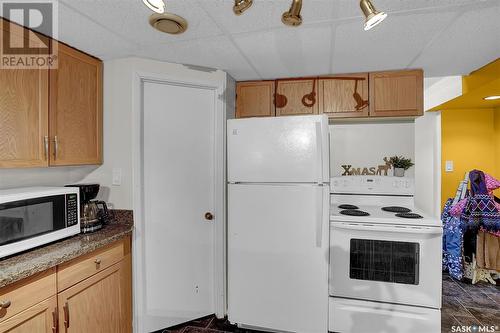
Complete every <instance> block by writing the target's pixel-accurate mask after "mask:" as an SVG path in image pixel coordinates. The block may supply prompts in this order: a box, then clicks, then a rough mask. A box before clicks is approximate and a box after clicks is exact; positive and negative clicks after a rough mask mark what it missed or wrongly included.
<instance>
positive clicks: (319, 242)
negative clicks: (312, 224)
mask: <svg viewBox="0 0 500 333" xmlns="http://www.w3.org/2000/svg"><path fill="white" fill-rule="evenodd" d="M323 192H324V189H323V186H318V188H317V192H316V247H322V246H323Z"/></svg>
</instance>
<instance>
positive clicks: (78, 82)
mask: <svg viewBox="0 0 500 333" xmlns="http://www.w3.org/2000/svg"><path fill="white" fill-rule="evenodd" d="M50 137H51V141H52V144H51V154H50V165H83V164H101V163H102V62H101V61H100V60H99V59H96V58H94V57H91V56H89V55H87V54H85V53H82V52H80V51H78V50H75V49H73V48H70V47H68V46H66V45H64V44H62V43H59V44H58V67H57V69H53V70H50Z"/></svg>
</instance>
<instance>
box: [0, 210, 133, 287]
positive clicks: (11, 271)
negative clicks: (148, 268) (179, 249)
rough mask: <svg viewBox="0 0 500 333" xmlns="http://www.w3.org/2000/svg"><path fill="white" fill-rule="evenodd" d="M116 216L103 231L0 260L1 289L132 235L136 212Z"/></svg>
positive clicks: (121, 211) (117, 211) (124, 211)
mask: <svg viewBox="0 0 500 333" xmlns="http://www.w3.org/2000/svg"><path fill="white" fill-rule="evenodd" d="M114 213H115V214H114V219H113V221H112V222H111V223H109V224H107V225H106V226H104V227H103V228H102V229H101V230H99V231H96V232H94V233H91V234H79V235H76V236H73V237H70V238H66V239H64V240H61V241H58V242H54V243H51V244H48V245H45V246H41V247H38V248H36V249H34V250H30V251H26V252H23V253H20V254H17V255H13V256H10V257H7V258H5V259H0V288H2V287H5V286H7V285H9V284H11V283H14V282H17V281H19V280H22V279H24V278H27V277H30V276H31V275H34V274H36V273H39V272H43V271H45V270H47V269H49V268H52V267H55V266H57V265H59V264H62V263H65V262H67V261H70V260H72V259H75V258H77V257H79V256H81V255H84V254H87V253H90V252H92V251H94V250H97V249H99V248H101V247H103V246H105V245H108V244H111V243H113V242H115V241H117V240H120V239H122V238H124V237H126V236H128V235H131V234H132V230H133V228H134V222H133V214H132V211H126V210H115V211H114Z"/></svg>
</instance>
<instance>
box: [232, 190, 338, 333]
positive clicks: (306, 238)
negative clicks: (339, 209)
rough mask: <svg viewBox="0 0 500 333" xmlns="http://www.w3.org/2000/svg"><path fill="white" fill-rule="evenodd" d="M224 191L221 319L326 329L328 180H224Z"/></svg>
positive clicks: (316, 331) (322, 332)
mask: <svg viewBox="0 0 500 333" xmlns="http://www.w3.org/2000/svg"><path fill="white" fill-rule="evenodd" d="M228 195H229V197H228V198H229V200H228V317H229V320H230V321H231V322H232V323H237V324H239V325H240V326H245V327H252V328H256V329H261V330H273V331H283V332H301V333H326V332H327V331H328V257H329V251H328V241H329V232H328V223H329V221H328V220H329V218H328V208H329V201H328V200H329V190H328V187H327V186H318V185H311V184H303V185H290V184H272V185H271V184H269V185H257V184H230V185H229V187H228Z"/></svg>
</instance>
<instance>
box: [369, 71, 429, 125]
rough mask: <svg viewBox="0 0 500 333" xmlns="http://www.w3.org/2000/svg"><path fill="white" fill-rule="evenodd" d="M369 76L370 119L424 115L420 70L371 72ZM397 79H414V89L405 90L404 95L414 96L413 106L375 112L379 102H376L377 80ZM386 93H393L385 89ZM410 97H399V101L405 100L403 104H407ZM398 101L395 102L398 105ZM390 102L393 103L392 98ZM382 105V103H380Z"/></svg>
mask: <svg viewBox="0 0 500 333" xmlns="http://www.w3.org/2000/svg"><path fill="white" fill-rule="evenodd" d="M369 75H370V86H369V90H370V117H395V116H422V115H423V113H424V110H423V109H424V105H423V104H424V96H423V71H422V70H421V69H415V70H399V71H383V72H373V73H369ZM398 77H414V78H415V87H414V89H413V87H412V88H410V89H405V91H404V92H405V93H406V94H413V93H414V94H415V96H414V103H413V104H414V105H413V106H411V107H409V108H401V107H395V108H393V109H392V108H386V109H384V110H377V106H378V103H379V101H378V100H377V89H381V88H378V86H377V82H376V80H377V79H380V78H382V79H390V78H398ZM385 91H386V93H387V92H389V93H391V92H392V93H394V92H393V91H392V90H390V89H385ZM411 97H412V96H411V95H410V96H407V95H405V96H401V97H400V98H399V99H401V100H405V99H406V101H405V103H408V98H410V99H413V98H411ZM399 99H398V100H397V101H396V102H398V103H400V102H401V101H399ZM391 102H394V98H392V99H391ZM380 103H382V102H380Z"/></svg>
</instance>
